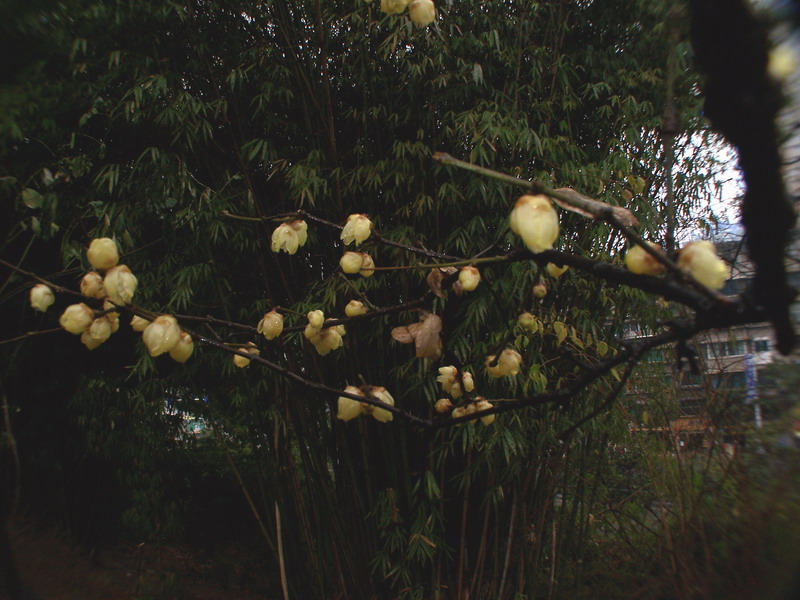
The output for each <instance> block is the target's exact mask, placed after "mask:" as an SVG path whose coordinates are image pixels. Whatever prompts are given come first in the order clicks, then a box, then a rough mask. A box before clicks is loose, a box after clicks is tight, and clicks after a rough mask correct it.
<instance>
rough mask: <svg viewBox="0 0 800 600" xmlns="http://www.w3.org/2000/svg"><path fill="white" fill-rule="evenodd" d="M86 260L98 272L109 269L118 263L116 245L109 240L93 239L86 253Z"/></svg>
mask: <svg viewBox="0 0 800 600" xmlns="http://www.w3.org/2000/svg"><path fill="white" fill-rule="evenodd" d="M86 258H88V259H89V263H91V265H92V266H93V267H94V268H95V269H97V270H98V271H105V270H106V269H110V268H111V267H113V266H115V265H116V264H117V263H118V262H119V252H118V251H117V244H116V242H115V241H114V240H112V239H111V238H96V239H93V240H92V241H91V243H90V244H89V249H88V250H87V251H86Z"/></svg>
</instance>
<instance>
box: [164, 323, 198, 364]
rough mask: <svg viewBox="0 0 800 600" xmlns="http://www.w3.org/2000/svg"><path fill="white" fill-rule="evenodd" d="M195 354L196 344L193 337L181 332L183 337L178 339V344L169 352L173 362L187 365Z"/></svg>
mask: <svg viewBox="0 0 800 600" xmlns="http://www.w3.org/2000/svg"><path fill="white" fill-rule="evenodd" d="M192 352H194V342H193V341H192V336H190V335H189V334H188V333H186V332H185V331H181V336H180V338H178V343H177V344H175V345H174V346H173V347H172V350H170V351H169V355H170V356H171V357H172V359H173V360H175V361H177V362H179V363H185V362H186V361H187V360H189V357H190V356H191V355H192Z"/></svg>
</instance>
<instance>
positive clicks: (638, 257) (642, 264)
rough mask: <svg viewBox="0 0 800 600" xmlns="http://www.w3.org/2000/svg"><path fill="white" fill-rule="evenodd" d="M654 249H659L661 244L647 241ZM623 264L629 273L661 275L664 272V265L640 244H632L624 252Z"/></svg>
mask: <svg viewBox="0 0 800 600" xmlns="http://www.w3.org/2000/svg"><path fill="white" fill-rule="evenodd" d="M647 243H648V244H649V245H650V246H651V247H652V248H653V249H654V250H657V251H659V252H660V251H661V246H659V245H658V244H654V243H652V242H647ZM625 266H626V267H627V268H628V270H629V271H630V272H631V273H635V274H637V275H661V273H663V272H664V265H662V264H661V263H660V262H658V261H657V260H656V259H655V258H653V257H652V256H650V254H649V253H648V252H647V251H646V250H645V249H644V248H642V247H641V246H633V247H632V248H631V249H630V250H628V251H627V252H626V253H625Z"/></svg>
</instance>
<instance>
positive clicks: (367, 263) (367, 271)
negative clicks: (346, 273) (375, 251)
mask: <svg viewBox="0 0 800 600" xmlns="http://www.w3.org/2000/svg"><path fill="white" fill-rule="evenodd" d="M361 254H363V260H362V262H361V268H360V269H359V270H358V274H359V275H361V276H362V277H372V276H373V275H374V274H375V263H374V262H373V260H372V257H371V256H370V255H369V254H365V253H363V252H362V253H361Z"/></svg>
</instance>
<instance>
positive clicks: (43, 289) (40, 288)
mask: <svg viewBox="0 0 800 600" xmlns="http://www.w3.org/2000/svg"><path fill="white" fill-rule="evenodd" d="M29 297H30V301H31V307H32V308H33V309H34V310H38V311H40V312H45V311H46V310H47V309H48V308H50V306H51V305H52V304H53V302H55V301H56V297H55V295H54V294H53V290H51V289H50V287H49V286H46V285H45V284H43V283H37V284H36V285H35V286H33V287H32V288H31V292H30V296H29Z"/></svg>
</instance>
